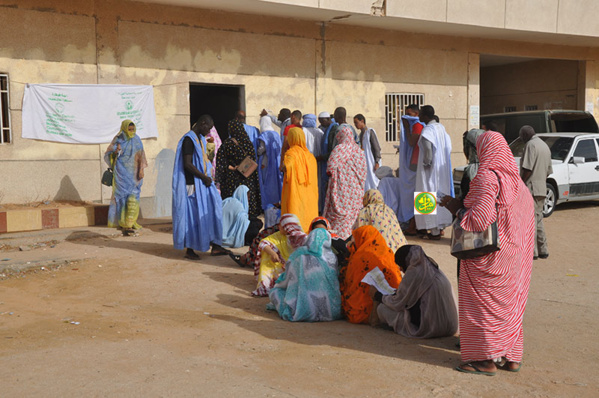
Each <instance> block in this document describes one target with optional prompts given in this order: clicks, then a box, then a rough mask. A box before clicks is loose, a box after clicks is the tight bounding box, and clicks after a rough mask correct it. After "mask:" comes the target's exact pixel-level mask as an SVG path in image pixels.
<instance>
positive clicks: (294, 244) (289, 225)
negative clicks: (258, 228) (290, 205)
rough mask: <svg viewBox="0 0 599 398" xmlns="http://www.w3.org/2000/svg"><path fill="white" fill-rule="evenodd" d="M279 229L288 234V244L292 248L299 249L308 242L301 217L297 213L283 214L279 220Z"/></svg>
mask: <svg viewBox="0 0 599 398" xmlns="http://www.w3.org/2000/svg"><path fill="white" fill-rule="evenodd" d="M279 229H281V230H283V231H284V232H285V235H287V244H289V246H290V247H291V248H292V249H294V250H295V249H297V248H298V247H300V246H303V245H304V244H305V243H306V239H307V237H308V236H307V235H306V234H305V233H304V230H303V229H302V225H301V224H300V221H299V219H298V218H297V216H296V215H295V214H283V215H282V216H281V221H279Z"/></svg>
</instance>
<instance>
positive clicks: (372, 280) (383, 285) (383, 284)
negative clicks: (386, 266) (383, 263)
mask: <svg viewBox="0 0 599 398" xmlns="http://www.w3.org/2000/svg"><path fill="white" fill-rule="evenodd" d="M362 282H363V283H366V284H368V285H371V286H374V287H375V288H376V290H378V291H379V292H381V293H382V294H383V295H384V296H388V295H391V294H395V289H393V288H392V287H391V285H389V282H387V279H385V275H383V272H382V271H381V270H380V269H379V267H376V268H373V269H372V270H371V271H370V272H369V273H367V274H366V275H364V278H362Z"/></svg>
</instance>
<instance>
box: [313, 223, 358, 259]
mask: <svg viewBox="0 0 599 398" xmlns="http://www.w3.org/2000/svg"><path fill="white" fill-rule="evenodd" d="M316 228H324V229H326V230H327V231H328V232H329V233H330V234H331V247H332V249H333V254H335V256H337V268H339V269H341V267H344V266H346V265H347V259H348V258H349V250H347V242H346V241H344V240H343V239H341V238H340V237H339V235H337V234H336V233H334V232H331V223H330V222H329V220H327V219H326V218H325V217H316V218H315V219H314V220H312V223H311V224H310V231H309V232H312V231H314V229H316Z"/></svg>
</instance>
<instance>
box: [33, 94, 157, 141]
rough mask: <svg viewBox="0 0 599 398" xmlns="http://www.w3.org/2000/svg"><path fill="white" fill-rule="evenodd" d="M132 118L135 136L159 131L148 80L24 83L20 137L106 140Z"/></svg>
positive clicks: (143, 135) (58, 139) (56, 139)
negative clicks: (132, 82)
mask: <svg viewBox="0 0 599 398" xmlns="http://www.w3.org/2000/svg"><path fill="white" fill-rule="evenodd" d="M125 119H131V120H132V121H133V122H134V123H135V125H136V128H137V135H138V136H139V137H140V138H150V137H158V126H157V124H156V111H155V109H154V91H153V87H152V86H133V85H120V84H28V85H27V86H26V87H25V94H24V96H23V129H22V137H23V138H29V139H34V140H43V141H57V142H64V143H71V144H105V143H109V142H111V141H112V139H113V138H114V136H115V135H116V134H117V133H118V132H119V130H120V127H121V122H122V121H123V120H125Z"/></svg>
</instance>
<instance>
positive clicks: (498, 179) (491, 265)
mask: <svg viewBox="0 0 599 398" xmlns="http://www.w3.org/2000/svg"><path fill="white" fill-rule="evenodd" d="M476 147H477V152H478V154H479V160H480V166H479V169H478V173H477V174H476V177H475V178H474V179H473V180H472V181H471V183H470V192H469V193H468V195H467V196H466V198H464V203H463V204H464V209H462V210H459V211H461V212H463V218H462V223H461V225H462V227H463V228H464V229H466V230H469V231H484V230H485V229H487V228H488V226H489V225H490V224H491V223H493V221H495V220H497V229H498V232H499V242H500V245H501V249H500V250H499V251H496V252H494V253H490V254H487V255H484V256H481V257H477V258H474V259H470V260H462V261H461V268H460V277H459V289H458V291H459V325H460V344H461V356H462V361H463V363H462V364H461V365H460V366H458V367H457V368H456V370H458V371H461V372H466V373H476V374H485V375H489V376H492V375H494V374H495V372H496V371H497V367H498V366H499V367H502V368H503V369H505V370H508V371H512V372H517V371H518V370H520V366H521V363H522V350H523V333H522V318H523V316H524V309H525V307H526V300H527V298H528V290H529V287H530V275H531V271H532V261H533V248H534V239H535V219H534V207H533V200H532V197H531V195H530V192H529V191H528V190H527V188H526V186H525V185H524V183H523V182H522V180H521V179H520V175H519V173H518V166H517V165H516V162H515V161H514V156H513V155H512V152H511V151H510V149H509V147H508V145H507V143H506V141H505V139H504V138H503V136H502V135H501V134H499V133H497V132H494V131H489V132H486V133H484V134H482V135H481V136H480V137H479V138H478V140H477V142H476ZM447 207H448V208H450V210H452V209H451V207H453V206H451V205H449V206H447Z"/></svg>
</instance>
